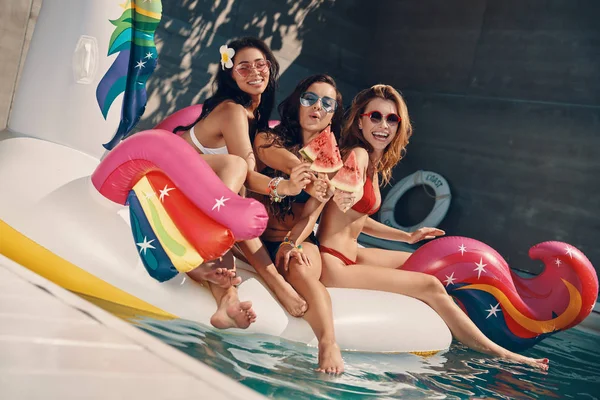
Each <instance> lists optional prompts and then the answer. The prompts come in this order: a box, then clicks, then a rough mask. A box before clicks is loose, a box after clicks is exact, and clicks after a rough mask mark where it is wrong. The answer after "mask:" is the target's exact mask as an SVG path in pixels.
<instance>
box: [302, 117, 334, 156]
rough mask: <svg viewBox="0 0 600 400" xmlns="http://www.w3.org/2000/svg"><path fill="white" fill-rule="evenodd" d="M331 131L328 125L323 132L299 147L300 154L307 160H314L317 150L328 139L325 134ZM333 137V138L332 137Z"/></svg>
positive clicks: (317, 153) (319, 149) (318, 150)
mask: <svg viewBox="0 0 600 400" xmlns="http://www.w3.org/2000/svg"><path fill="white" fill-rule="evenodd" d="M330 133H331V128H330V125H327V128H325V129H324V130H323V132H321V133H319V134H318V135H317V136H315V137H314V138H313V139H312V140H311V141H310V142H308V144H307V145H306V146H304V147H303V148H301V149H300V154H302V156H303V157H304V158H306V159H307V160H308V161H311V162H312V161H314V160H316V159H317V156H318V155H319V152H320V151H321V149H322V148H323V144H325V142H326V141H327V140H328V138H327V136H328V135H329V134H330ZM334 139H335V138H334Z"/></svg>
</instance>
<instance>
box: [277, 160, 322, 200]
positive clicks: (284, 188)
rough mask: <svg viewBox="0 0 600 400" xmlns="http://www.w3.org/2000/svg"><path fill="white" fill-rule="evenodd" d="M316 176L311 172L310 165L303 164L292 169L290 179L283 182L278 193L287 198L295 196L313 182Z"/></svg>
mask: <svg viewBox="0 0 600 400" xmlns="http://www.w3.org/2000/svg"><path fill="white" fill-rule="evenodd" d="M313 178H314V175H313V174H312V173H311V170H310V163H306V162H305V163H302V164H298V165H296V166H295V167H294V168H292V172H291V173H290V179H288V180H284V181H281V183H280V184H279V187H278V188H277V193H279V194H281V195H285V196H295V195H297V194H298V193H300V192H301V191H302V190H303V189H305V188H306V185H308V184H309V183H311V182H312V180H313Z"/></svg>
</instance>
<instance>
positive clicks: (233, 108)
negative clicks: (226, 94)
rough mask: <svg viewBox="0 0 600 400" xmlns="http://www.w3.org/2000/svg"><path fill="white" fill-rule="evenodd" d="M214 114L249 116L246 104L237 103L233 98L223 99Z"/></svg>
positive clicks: (230, 116)
mask: <svg viewBox="0 0 600 400" xmlns="http://www.w3.org/2000/svg"><path fill="white" fill-rule="evenodd" d="M212 114H215V115H218V116H220V117H226V118H235V117H239V116H244V117H247V115H248V113H247V111H246V109H245V108H244V106H242V105H241V104H239V103H236V102H235V101H233V100H224V101H222V102H221V103H220V104H219V105H218V106H216V107H215V109H214V110H213V112H212Z"/></svg>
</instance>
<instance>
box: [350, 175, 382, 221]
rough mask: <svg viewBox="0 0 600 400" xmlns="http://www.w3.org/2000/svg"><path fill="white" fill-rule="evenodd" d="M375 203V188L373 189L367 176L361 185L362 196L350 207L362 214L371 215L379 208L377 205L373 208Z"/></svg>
mask: <svg viewBox="0 0 600 400" xmlns="http://www.w3.org/2000/svg"><path fill="white" fill-rule="evenodd" d="M376 204H377V196H376V195H375V189H373V181H372V180H371V178H370V177H368V176H367V180H366V181H365V185H364V186H363V197H362V199H360V200H359V201H358V202H357V203H356V204H354V205H353V206H352V209H353V210H354V211H358V212H359V213H362V214H368V215H373V214H375V213H376V212H377V211H378V210H379V207H377V208H375V209H374V208H373V207H375V205H376ZM380 206H381V205H380Z"/></svg>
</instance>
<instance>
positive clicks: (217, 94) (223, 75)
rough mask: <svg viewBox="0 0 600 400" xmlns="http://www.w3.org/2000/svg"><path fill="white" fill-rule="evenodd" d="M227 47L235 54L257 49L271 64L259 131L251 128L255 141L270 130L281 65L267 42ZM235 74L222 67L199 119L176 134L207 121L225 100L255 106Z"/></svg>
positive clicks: (248, 40) (245, 41)
mask: <svg viewBox="0 0 600 400" xmlns="http://www.w3.org/2000/svg"><path fill="white" fill-rule="evenodd" d="M227 46H228V47H229V48H231V49H233V50H234V51H235V53H236V54H237V53H238V51H240V50H242V49H246V48H254V49H258V50H259V51H260V52H261V53H263V55H264V56H265V58H266V59H267V60H269V62H270V63H271V68H270V70H269V83H268V84H267V88H266V89H265V91H264V93H263V94H262V95H261V98H260V104H259V106H258V110H257V112H258V115H257V118H256V125H255V127H256V129H250V140H252V141H253V140H254V136H255V134H256V132H257V131H261V130H266V129H268V128H269V118H270V116H271V111H273V108H274V106H275V91H276V90H277V81H278V79H279V63H278V62H277V60H276V59H275V56H274V55H273V52H272V51H271V49H269V46H267V45H266V44H265V42H263V41H262V40H260V39H258V38H254V37H244V38H241V39H237V40H233V41H232V42H231V43H229V44H228V45H227ZM235 57H236V56H235V55H234V56H233V59H234V61H235ZM232 74H233V68H225V69H223V68H221V67H220V66H219V70H218V72H217V75H216V76H215V79H214V80H213V83H212V86H213V95H212V96H211V97H209V98H208V99H206V100H205V101H204V105H203V107H202V113H201V114H200V116H199V117H198V119H196V121H194V122H193V123H192V124H190V125H186V126H178V127H177V128H175V129H174V130H173V132H179V131H187V130H190V129H191V128H192V127H193V126H194V125H196V124H197V123H198V121H200V120H202V119H204V118H206V117H207V116H208V114H210V113H211V111H212V110H214V109H215V108H216V107H217V106H218V105H219V104H221V103H222V102H223V101H225V100H233V101H234V102H236V103H237V104H240V105H242V106H243V107H244V108H247V107H249V106H250V104H252V98H251V97H250V95H249V94H248V93H246V92H244V91H243V90H241V89H240V88H239V86H238V85H237V83H236V82H235V80H234V79H233V76H232Z"/></svg>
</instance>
